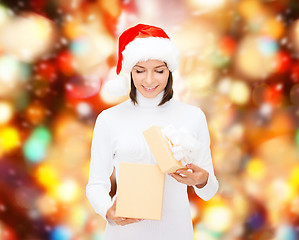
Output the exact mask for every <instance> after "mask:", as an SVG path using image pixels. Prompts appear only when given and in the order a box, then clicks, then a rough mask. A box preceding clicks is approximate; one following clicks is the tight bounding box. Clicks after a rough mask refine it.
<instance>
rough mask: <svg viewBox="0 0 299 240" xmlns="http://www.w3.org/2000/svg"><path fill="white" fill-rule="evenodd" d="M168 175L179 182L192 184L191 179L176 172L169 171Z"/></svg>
mask: <svg viewBox="0 0 299 240" xmlns="http://www.w3.org/2000/svg"><path fill="white" fill-rule="evenodd" d="M169 175H170V176H172V177H173V178H174V179H175V180H177V181H178V182H180V183H184V184H187V185H192V182H191V181H192V179H190V178H187V177H181V176H180V175H178V174H176V173H171V174H169Z"/></svg>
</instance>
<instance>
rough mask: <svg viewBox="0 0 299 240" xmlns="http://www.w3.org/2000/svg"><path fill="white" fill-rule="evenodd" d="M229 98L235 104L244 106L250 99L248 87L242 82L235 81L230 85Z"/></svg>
mask: <svg viewBox="0 0 299 240" xmlns="http://www.w3.org/2000/svg"><path fill="white" fill-rule="evenodd" d="M229 97H230V99H231V100H232V102H234V103H236V104H245V103H247V102H248V100H249V97H250V90H249V87H248V86H247V85H246V83H244V82H242V81H235V82H233V83H232V85H231V88H230V91H229Z"/></svg>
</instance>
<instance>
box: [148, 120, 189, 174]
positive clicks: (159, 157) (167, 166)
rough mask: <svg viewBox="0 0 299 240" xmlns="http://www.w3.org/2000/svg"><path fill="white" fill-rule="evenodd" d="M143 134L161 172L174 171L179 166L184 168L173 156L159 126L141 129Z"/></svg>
mask: <svg viewBox="0 0 299 240" xmlns="http://www.w3.org/2000/svg"><path fill="white" fill-rule="evenodd" d="M143 136H144V138H145V140H146V142H147V144H148V146H149V148H150V150H151V152H152V153H153V155H154V157H155V159H156V161H157V164H158V165H159V167H160V169H161V171H162V172H163V173H174V172H175V171H176V170H177V169H179V168H186V167H185V166H183V165H182V163H181V162H180V161H177V160H176V159H175V158H174V156H173V152H172V151H171V148H170V146H169V143H168V141H167V139H166V138H165V137H164V135H163V133H162V129H161V127H159V126H152V127H150V128H148V129H147V130H145V131H143Z"/></svg>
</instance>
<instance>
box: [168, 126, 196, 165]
mask: <svg viewBox="0 0 299 240" xmlns="http://www.w3.org/2000/svg"><path fill="white" fill-rule="evenodd" d="M162 134H163V135H164V137H165V139H166V140H167V141H168V144H169V146H170V149H171V150H172V152H173V156H174V158H175V159H176V160H177V161H181V163H182V164H183V165H184V166H186V165H187V164H188V163H193V162H194V161H195V160H197V161H198V159H197V158H198V157H199V151H200V142H199V141H198V140H197V139H196V138H195V137H194V136H193V135H192V133H191V132H190V131H188V130H187V129H184V128H180V129H176V128H175V127H174V126H173V125H168V126H166V127H164V128H162Z"/></svg>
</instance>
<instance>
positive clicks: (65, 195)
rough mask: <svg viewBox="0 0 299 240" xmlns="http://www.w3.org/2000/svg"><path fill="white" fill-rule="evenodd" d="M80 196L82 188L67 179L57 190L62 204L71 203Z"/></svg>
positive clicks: (57, 195)
mask: <svg viewBox="0 0 299 240" xmlns="http://www.w3.org/2000/svg"><path fill="white" fill-rule="evenodd" d="M79 196H80V188H79V186H78V183H77V182H75V181H74V180H71V179H67V180H65V181H64V182H62V183H60V184H59V185H58V186H57V188H56V197H57V199H59V200H60V201H62V202H71V201H75V200H77V199H78V197H79Z"/></svg>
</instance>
